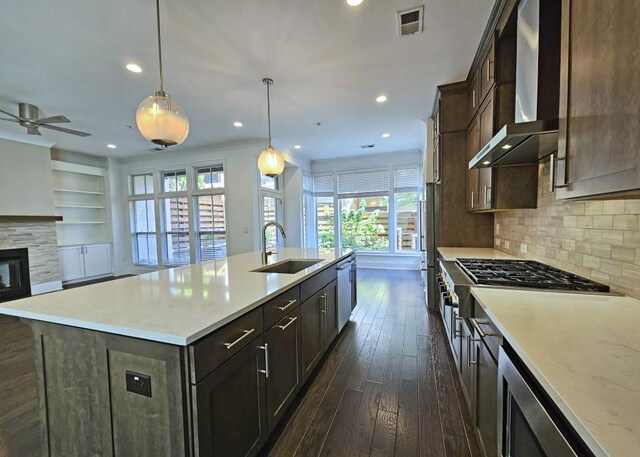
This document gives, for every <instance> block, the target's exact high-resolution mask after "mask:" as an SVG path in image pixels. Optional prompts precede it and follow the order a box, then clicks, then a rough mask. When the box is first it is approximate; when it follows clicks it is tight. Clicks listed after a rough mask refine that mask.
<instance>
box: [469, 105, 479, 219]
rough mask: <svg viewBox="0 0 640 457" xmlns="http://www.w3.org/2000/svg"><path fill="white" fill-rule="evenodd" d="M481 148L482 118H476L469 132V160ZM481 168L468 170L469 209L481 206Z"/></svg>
mask: <svg viewBox="0 0 640 457" xmlns="http://www.w3.org/2000/svg"><path fill="white" fill-rule="evenodd" d="M479 149H480V120H479V119H478V118H475V119H474V120H473V122H472V123H471V126H470V127H469V131H468V132H467V162H469V161H470V160H471V159H473V157H474V156H475V155H476V154H477V153H478V151H479ZM479 174H480V170H478V169H474V170H467V211H476V208H477V207H478V206H479V200H478V188H479V185H480V184H479V182H480V181H479Z"/></svg>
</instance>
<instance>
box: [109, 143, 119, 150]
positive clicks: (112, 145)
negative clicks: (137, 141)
mask: <svg viewBox="0 0 640 457" xmlns="http://www.w3.org/2000/svg"><path fill="white" fill-rule="evenodd" d="M107 147H108V148H109V149H115V148H117V147H118V146H116V145H115V144H108V145H107Z"/></svg>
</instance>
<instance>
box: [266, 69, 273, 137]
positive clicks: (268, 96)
mask: <svg viewBox="0 0 640 457" xmlns="http://www.w3.org/2000/svg"><path fill="white" fill-rule="evenodd" d="M265 84H266V85H267V123H268V125H269V147H271V97H270V92H269V86H271V84H272V81H266V82H265Z"/></svg>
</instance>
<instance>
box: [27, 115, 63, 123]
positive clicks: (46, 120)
mask: <svg viewBox="0 0 640 457" xmlns="http://www.w3.org/2000/svg"><path fill="white" fill-rule="evenodd" d="M31 122H33V123H35V124H59V123H62V122H64V123H68V122H71V121H70V120H69V119H68V118H67V117H66V116H51V117H43V118H42V119H36V120H34V121H31Z"/></svg>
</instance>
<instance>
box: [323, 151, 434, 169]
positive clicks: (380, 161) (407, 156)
mask: <svg viewBox="0 0 640 457" xmlns="http://www.w3.org/2000/svg"><path fill="white" fill-rule="evenodd" d="M416 164H422V152H421V151H419V150H417V149H416V150H414V151H398V152H389V153H382V154H369V155H361V156H355V157H341V158H340V159H323V160H314V161H313V162H311V172H312V173H328V172H339V171H351V170H363V169H369V168H376V167H383V166H393V167H395V166H399V165H416Z"/></svg>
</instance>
